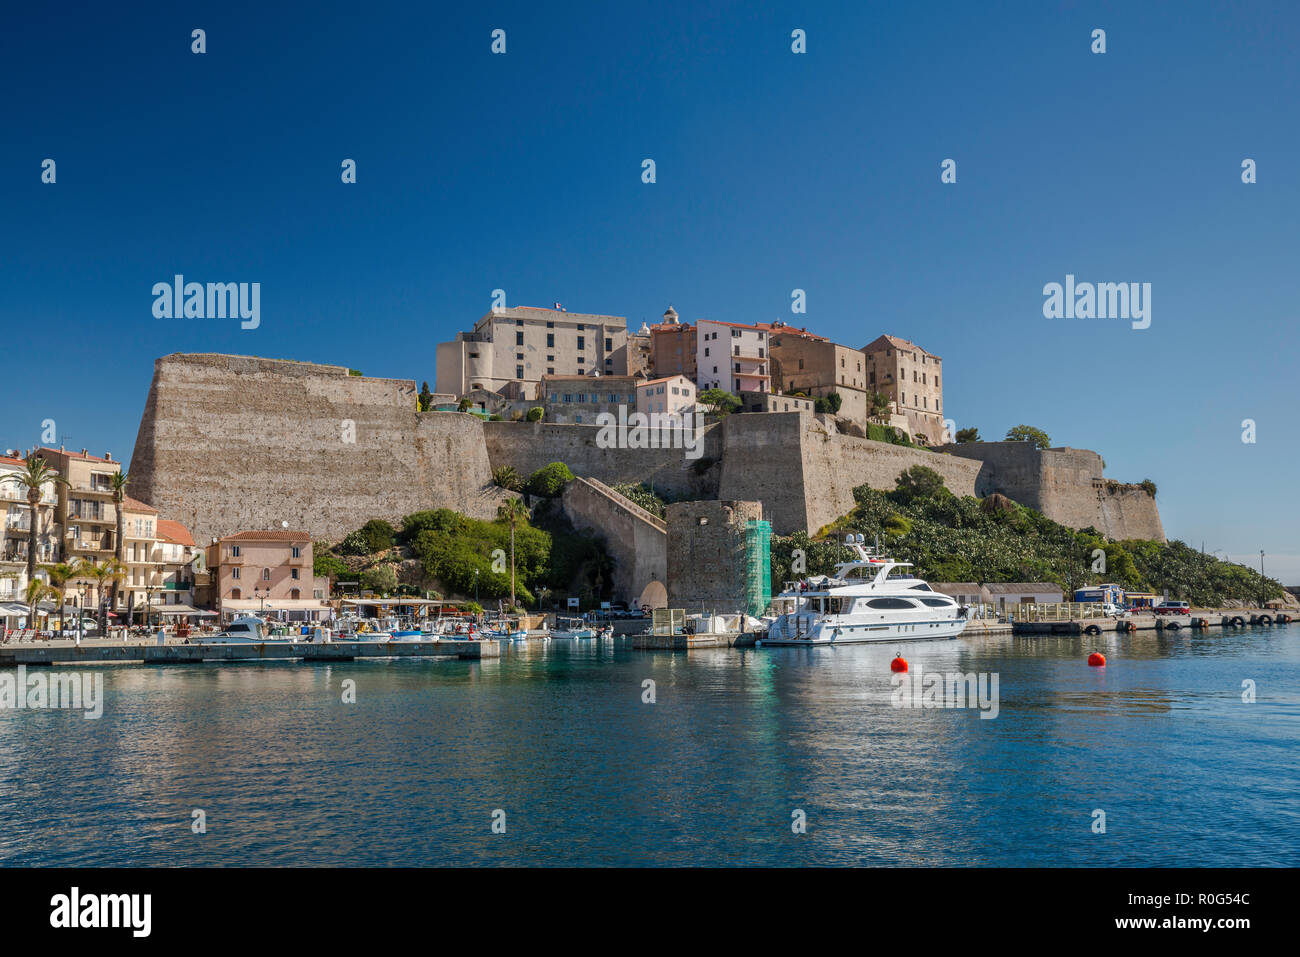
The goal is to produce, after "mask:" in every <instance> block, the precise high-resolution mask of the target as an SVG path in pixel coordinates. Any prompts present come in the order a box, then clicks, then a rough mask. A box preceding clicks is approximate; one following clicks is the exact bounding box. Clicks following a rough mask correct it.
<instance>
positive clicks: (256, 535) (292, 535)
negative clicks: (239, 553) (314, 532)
mask: <svg viewBox="0 0 1300 957" xmlns="http://www.w3.org/2000/svg"><path fill="white" fill-rule="evenodd" d="M221 540H222V541H223V542H306V541H310V540H311V535H309V534H308V533H307V532H294V531H288V530H281V529H276V530H274V531H266V532H236V533H235V534H234V535H226V536H225V537H224V538H222V539H221Z"/></svg>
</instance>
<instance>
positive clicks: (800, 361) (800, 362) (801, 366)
mask: <svg viewBox="0 0 1300 957" xmlns="http://www.w3.org/2000/svg"><path fill="white" fill-rule="evenodd" d="M799 368H800V369H802V368H803V360H802V359H800V360H799Z"/></svg>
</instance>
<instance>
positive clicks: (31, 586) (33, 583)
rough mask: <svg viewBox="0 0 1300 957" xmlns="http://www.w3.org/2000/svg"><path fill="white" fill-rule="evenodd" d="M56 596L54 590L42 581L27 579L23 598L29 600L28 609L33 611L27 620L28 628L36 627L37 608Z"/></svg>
mask: <svg viewBox="0 0 1300 957" xmlns="http://www.w3.org/2000/svg"><path fill="white" fill-rule="evenodd" d="M54 595H55V591H54V589H53V588H51V587H50V586H49V585H47V584H45V582H44V581H42V580H41V579H39V578H29V579H27V588H26V590H25V591H24V592H23V597H24V598H25V599H27V607H28V608H30V609H31V612H30V613H29V616H28V620H27V624H28V627H30V628H35V627H36V606H37V605H39V604H40V603H41V602H43V601H45V599H47V598H52V597H54Z"/></svg>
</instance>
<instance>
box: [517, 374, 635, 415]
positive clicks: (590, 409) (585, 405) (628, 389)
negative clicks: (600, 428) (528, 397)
mask: <svg viewBox="0 0 1300 957" xmlns="http://www.w3.org/2000/svg"><path fill="white" fill-rule="evenodd" d="M640 382H641V380H640V379H637V378H636V377H634V376H629V375H555V376H551V375H548V376H543V377H542V383H541V393H542V395H541V400H540V401H541V404H542V408H543V409H544V410H545V415H546V421H547V422H557V423H561V424H568V425H595V424H596V416H598V415H600V414H601V413H602V412H609V413H611V414H613V415H615V416H617V415H618V408H619V406H626V407H627V408H628V409H631V408H633V407H634V406H635V405H636V402H637V386H638V385H639V384H640Z"/></svg>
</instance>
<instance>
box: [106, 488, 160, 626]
mask: <svg viewBox="0 0 1300 957" xmlns="http://www.w3.org/2000/svg"><path fill="white" fill-rule="evenodd" d="M121 507H122V519H123V521H122V541H123V545H124V548H123V555H124V561H125V563H126V569H127V570H126V576H125V577H124V578H123V579H122V581H121V583H120V584H119V585H118V589H117V594H116V595H115V596H114V597H115V604H116V610H117V611H118V613H119V614H122V613H127V614H129V615H130V617H131V618H132V620H135V619H143V617H144V614H145V610H146V609H148V611H149V614H150V615H151V616H156V612H157V609H158V607H159V606H160V605H163V604H165V600H164V599H165V596H164V594H163V591H164V589H163V559H162V552H161V550H160V549H159V547H158V509H156V508H154V507H153V506H152V505H146V504H145V503H144V502H140V501H137V500H136V499H133V498H131V497H130V496H129V495H128V496H125V497H124V498H123V499H122V506H121ZM104 557H105V556H102V555H100V556H97V558H98V559H99V560H100V561H102V560H103V558H104ZM107 557H112V555H111V553H110V554H109V555H108V556H107Z"/></svg>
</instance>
